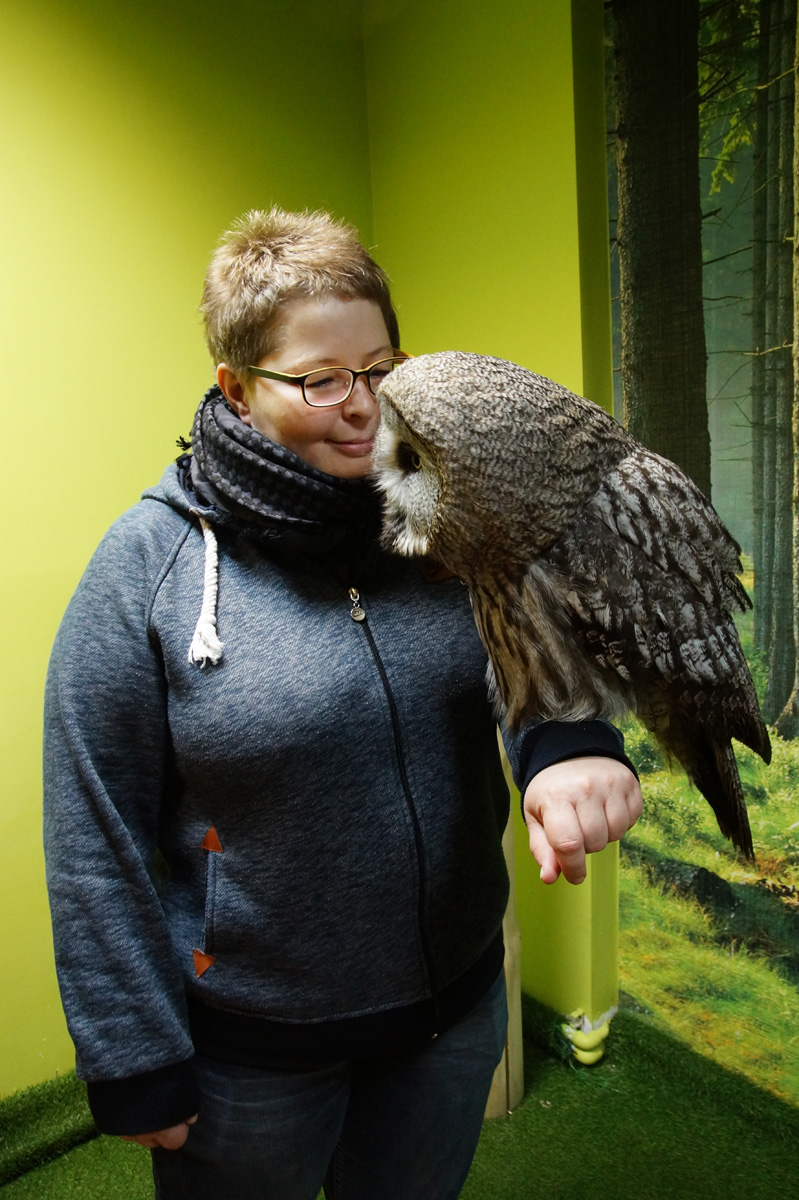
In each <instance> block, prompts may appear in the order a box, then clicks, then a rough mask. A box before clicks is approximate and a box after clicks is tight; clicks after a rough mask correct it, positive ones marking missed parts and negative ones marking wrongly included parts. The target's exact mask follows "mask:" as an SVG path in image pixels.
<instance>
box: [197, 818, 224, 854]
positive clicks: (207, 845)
mask: <svg viewBox="0 0 799 1200" xmlns="http://www.w3.org/2000/svg"><path fill="white" fill-rule="evenodd" d="M202 848H203V850H213V852H214V854H222V853H224V852H223V850H222V843H221V842H220V840H219V835H218V834H217V832H216V829H215V828H214V826H213V825H212V826H211V828H210V829H209V830H208V832H207V833H206V835H205V837H204V838H203V845H202Z"/></svg>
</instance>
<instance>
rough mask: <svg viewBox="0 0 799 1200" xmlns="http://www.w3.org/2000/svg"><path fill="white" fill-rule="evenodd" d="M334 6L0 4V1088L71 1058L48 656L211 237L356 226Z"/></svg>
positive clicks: (357, 73) (185, 318) (181, 343)
mask: <svg viewBox="0 0 799 1200" xmlns="http://www.w3.org/2000/svg"><path fill="white" fill-rule="evenodd" d="M329 8H330V6H329V5H324V4H321V5H320V6H319V8H318V10H317V8H316V6H315V5H310V4H303V3H302V2H300V3H297V0H295V2H294V3H292V4H287V3H284V4H268V3H266V4H261V3H255V0H252V2H248V0H228V2H227V3H226V4H224V5H219V4H216V3H212V2H210V0H193V2H192V3H191V4H189V3H185V4H176V5H162V4H160V3H155V0H117V2H116V3H115V4H113V5H108V4H106V3H103V2H101V0H69V3H68V4H66V3H63V2H62V3H52V4H49V3H47V0H24V2H23V0H4V4H3V6H2V15H0V154H1V155H2V161H3V164H4V187H3V189H2V194H0V247H1V249H0V261H2V271H1V272H0V289H1V293H0V294H2V312H0V338H2V362H3V392H2V420H3V446H4V459H5V464H4V466H5V471H4V494H5V497H6V504H5V519H4V521H3V529H2V546H3V551H2V572H3V586H2V613H1V614H0V621H1V622H2V623H1V624H0V628H2V630H3V641H4V645H5V650H4V655H3V672H2V679H3V682H2V695H1V696H0V704H1V705H2V709H1V710H0V712H1V714H2V716H1V719H0V735H1V736H2V750H1V751H0V761H2V763H3V771H2V775H3V784H2V787H3V795H2V800H1V801H0V853H2V869H1V870H0V888H1V889H2V892H1V893H0V909H2V912H3V914H4V931H5V936H4V946H3V954H2V965H1V966H0V977H1V978H2V981H3V985H2V989H0V1095H2V1094H5V1093H7V1092H10V1091H12V1090H14V1089H15V1088H18V1087H22V1086H25V1085H27V1084H30V1083H34V1082H36V1081H38V1080H41V1079H47V1078H50V1077H51V1076H52V1075H54V1074H55V1073H56V1072H57V1071H60V1070H65V1069H67V1068H68V1067H70V1066H71V1065H72V1062H73V1054H72V1048H71V1044H70V1043H69V1041H68V1039H67V1036H66V1033H65V1029H64V1022H63V1017H62V1015H61V1010H60V1005H59V1002H58V996H57V991H56V986H55V978H54V972H53V968H52V952H51V949H50V933H49V916H48V911H47V905H46V900H45V895H44V886H43V868H42V855H41V849H40V840H41V839H40V833H39V827H40V796H41V787H40V736H41V734H40V729H41V718H40V712H41V696H42V688H43V681H44V673H45V668H46V663H47V658H48V655H49V650H50V645H51V643H52V639H53V636H54V634H55V630H56V628H57V625H58V621H59V620H60V617H61V614H62V612H63V610H64V608H65V606H66V603H67V600H68V599H69V596H70V594H71V592H72V589H73V588H74V586H75V584H76V583H77V580H78V578H79V577H80V574H81V572H82V570H83V567H84V566H85V564H86V561H87V559H88V558H89V556H90V554H91V553H92V551H93V549H94V547H95V545H96V544H97V542H98V540H99V538H100V536H101V535H102V533H103V532H104V530H105V529H106V528H107V526H108V525H109V524H110V522H111V521H112V520H113V519H114V518H115V517H116V516H117V515H118V514H119V513H120V512H121V511H122V510H123V509H125V508H127V507H128V506H129V505H130V504H132V503H134V502H135V501H136V500H137V499H138V496H139V494H140V492H141V491H142V489H143V488H144V487H145V486H147V485H148V484H150V483H152V482H154V481H155V480H156V479H157V478H158V477H159V476H160V474H161V471H162V470H163V468H164V466H165V465H166V463H167V462H168V461H169V459H170V457H173V456H174V454H175V453H176V450H175V439H176V437H177V436H178V435H179V434H186V433H188V431H189V429H190V425H191V419H192V416H193V412H194V408H195V407H196V405H197V402H198V400H199V397H200V395H201V394H202V391H203V390H204V389H205V388H206V387H207V386H208V385H209V383H210V382H212V374H211V362H210V359H209V358H208V355H207V351H206V350H205V347H204V344H203V341H202V337H201V332H200V324H199V320H198V316H197V311H196V308H197V304H198V302H199V297H200V289H201V285H202V278H203V273H204V271H205V267H206V264H207V260H208V258H209V256H210V252H211V250H212V249H213V246H214V244H215V242H216V239H217V238H218V236H219V234H220V233H221V232H222V230H223V229H225V228H226V227H227V226H228V225H229V224H230V223H231V221H232V220H234V219H235V218H236V217H237V216H239V215H240V214H241V213H242V212H243V211H245V210H246V209H248V208H252V207H263V206H266V205H268V204H271V203H273V202H276V203H280V204H283V205H285V206H287V207H299V208H301V207H306V206H310V207H314V208H316V207H321V208H329V209H332V210H333V211H334V212H335V213H336V214H338V215H341V216H346V217H348V218H349V219H350V220H352V221H353V222H354V223H355V224H356V225H358V227H359V228H360V229H361V231H362V233H363V235H364V236H365V237H366V238H367V239H368V238H369V237H370V221H371V210H370V199H369V176H368V167H367V147H366V117H365V108H364V103H363V74H362V70H361V46H360V37H359V31H358V30H357V29H356V28H349V29H348V28H347V27H346V24H345V25H344V28H343V29H339V26H338V25H335V26H334V25H333V24H332V21H328V22H327V23H325V17H326V13H327V11H328V10H329ZM312 19H313V24H311V22H312ZM311 34H312V36H311ZM342 64H344V66H342ZM108 668H109V671H113V669H114V665H113V663H109V664H108Z"/></svg>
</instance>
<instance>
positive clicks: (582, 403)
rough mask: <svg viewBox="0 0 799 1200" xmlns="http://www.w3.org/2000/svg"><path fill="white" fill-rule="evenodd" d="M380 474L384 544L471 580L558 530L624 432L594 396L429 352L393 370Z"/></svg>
mask: <svg viewBox="0 0 799 1200" xmlns="http://www.w3.org/2000/svg"><path fill="white" fill-rule="evenodd" d="M377 398H378V401H379V403H380V412H381V423H380V428H379V431H378V435H377V440H376V442H375V470H374V475H375V479H376V481H377V484H378V486H379V487H380V488H381V490H382V491H383V492H384V494H385V513H384V522H383V541H384V544H385V545H386V546H387V548H389V549H391V550H394V551H397V552H398V553H400V554H407V555H433V556H434V557H436V558H437V559H439V561H441V562H442V563H444V564H445V565H446V566H448V567H449V568H450V569H451V570H453V571H454V572H456V573H457V574H458V575H460V576H461V577H462V578H464V579H466V580H474V579H476V578H477V577H478V576H479V575H480V574H481V573H483V572H485V573H486V574H487V573H490V572H496V571H497V570H504V571H507V572H511V573H512V572H514V571H516V570H517V569H518V568H519V567H520V565H521V564H526V563H529V561H530V559H531V558H532V557H534V556H535V555H537V554H540V553H541V552H542V551H543V550H544V549H546V548H547V547H548V546H550V545H552V543H553V542H554V541H555V540H556V539H557V538H558V537H559V536H560V534H561V532H562V531H563V529H564V528H565V525H566V524H567V523H568V521H569V520H571V518H572V517H573V516H574V514H575V513H576V512H577V510H578V509H579V507H580V506H581V505H582V504H583V503H584V501H585V499H586V498H587V497H588V495H590V494H591V493H592V492H593V491H594V489H595V488H596V486H597V483H598V481H599V479H600V477H601V475H602V473H603V471H604V470H605V469H606V468H607V466H608V465H609V464H610V462H611V460H612V459H614V458H618V457H620V456H621V455H623V454H624V453H626V452H627V449H626V446H625V445H624V443H625V442H626V441H629V438H628V435H627V434H626V433H625V432H624V431H623V430H622V429H621V427H620V426H617V425H616V423H615V422H614V421H613V420H612V418H611V417H609V416H608V415H607V413H605V412H603V411H602V410H601V409H600V408H598V406H597V405H595V404H592V403H591V402H590V401H588V400H584V399H582V398H581V397H579V396H575V395H573V394H572V393H571V392H569V391H568V389H566V388H564V387H562V386H561V385H560V384H557V383H553V381H552V380H551V379H545V378H544V377H543V376H540V375H534V374H533V373H532V372H531V371H527V370H525V368H524V367H520V366H517V365H516V364H515V363H511V362H507V361H505V360H504V359H500V358H490V357H488V356H486V355H482V354H467V353H462V352H460V351H445V352H443V353H439V354H423V355H420V356H419V357H418V358H412V359H409V360H408V361H407V362H405V363H403V364H402V366H401V367H398V369H397V370H396V371H393V372H392V373H391V374H390V375H388V376H387V377H386V379H385V380H384V381H383V383H382V384H381V385H380V388H379V390H378V393H377Z"/></svg>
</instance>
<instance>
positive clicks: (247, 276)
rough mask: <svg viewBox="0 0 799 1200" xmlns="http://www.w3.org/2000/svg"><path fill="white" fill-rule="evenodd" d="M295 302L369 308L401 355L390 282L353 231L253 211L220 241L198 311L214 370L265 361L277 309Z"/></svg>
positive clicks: (311, 217) (309, 217) (298, 216)
mask: <svg viewBox="0 0 799 1200" xmlns="http://www.w3.org/2000/svg"><path fill="white" fill-rule="evenodd" d="M299 296H314V297H323V296H337V297H339V298H341V299H345V300H372V301H373V302H374V303H375V304H377V305H378V306H379V308H380V311H381V312H382V314H383V318H384V320H385V322H386V329H387V330H388V335H389V338H390V340H391V344H392V346H393V347H395V348H396V349H399V328H398V325H397V317H396V314H395V312H394V309H393V307H392V304H391V293H390V291H389V284H388V277H387V276H386V274H385V272H384V271H383V270H381V268H380V267H379V266H378V265H377V263H376V262H375V261H374V259H373V258H372V257H371V256H370V255H369V254H368V253H367V251H366V250H365V249H364V248H363V246H362V245H361V243H360V242H359V241H358V234H357V232H356V230H355V229H353V228H352V226H350V225H347V224H345V223H344V222H343V221H335V220H334V219H333V218H332V217H331V216H329V215H328V214H327V213H322V212H304V213H289V212H284V211H283V210H282V209H280V208H271V209H270V210H269V211H268V212H261V211H259V210H257V209H254V210H253V211H252V212H248V213H245V215H244V216H243V217H242V218H241V219H240V220H238V221H237V222H236V223H235V225H234V226H233V228H232V229H230V230H228V232H227V233H225V234H223V235H222V238H221V240H220V244H219V248H218V250H217V251H216V253H215V254H214V256H213V258H212V259H211V263H210V266H209V268H208V272H207V274H206V277H205V286H204V288H203V297H202V303H201V305H200V311H201V312H202V314H203V318H204V321H205V336H206V341H207V343H208V349H209V351H210V352H211V357H212V358H213V360H214V362H215V363H220V362H225V363H227V365H228V366H229V367H231V368H232V369H233V370H234V371H243V370H244V369H245V368H246V367H248V366H250V365H252V364H253V363H257V362H258V361H259V360H260V359H262V358H264V357H265V356H266V355H267V354H269V353H271V351H272V349H273V348H274V346H273V341H274V339H273V329H274V324H275V317H276V315H277V313H278V310H279V308H280V305H281V304H282V303H284V302H285V301H286V300H290V299H294V298H296V297H299Z"/></svg>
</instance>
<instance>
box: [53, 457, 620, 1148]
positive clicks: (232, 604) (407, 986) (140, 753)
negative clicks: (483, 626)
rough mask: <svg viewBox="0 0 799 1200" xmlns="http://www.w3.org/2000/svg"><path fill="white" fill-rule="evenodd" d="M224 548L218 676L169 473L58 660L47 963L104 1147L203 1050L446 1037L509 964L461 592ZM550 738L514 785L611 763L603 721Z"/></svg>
mask: <svg viewBox="0 0 799 1200" xmlns="http://www.w3.org/2000/svg"><path fill="white" fill-rule="evenodd" d="M202 512H204V515H205V516H207V517H210V518H211V519H213V518H214V512H213V510H210V509H209V510H202ZM218 538H219V577H218V598H217V601H216V613H217V623H218V624H217V627H218V634H219V637H220V639H221V642H222V644H223V647H224V649H223V653H222V657H221V659H220V661H219V662H218V663H217V664H215V665H211V664H209V665H206V666H204V667H200V666H199V665H198V664H197V663H196V662H191V661H189V657H188V648H189V645H190V643H191V641H192V636H193V633H194V629H195V625H196V622H197V618H198V615H199V612H200V608H201V605H202V601H203V592H204V572H205V546H204V541H203V536H202V532H201V529H200V525H199V520H198V515H197V514H196V512H193V511H192V506H191V502H190V500H189V499H188V498H187V496H186V494H185V493H184V491H183V489H182V487H181V485H180V481H179V477H178V472H177V469H176V468H175V467H174V466H173V467H170V468H169V469H168V470H167V471H166V473H165V475H164V477H163V479H162V481H161V483H160V485H159V486H158V487H156V488H154V489H152V490H150V491H148V492H146V493H145V494H144V497H143V498H142V500H141V501H140V503H139V504H137V505H136V506H135V507H134V508H132V509H131V510H130V511H129V512H127V513H126V514H125V515H124V516H122V517H121V518H120V519H119V520H118V521H117V522H116V523H115V524H114V525H113V526H112V527H111V529H110V530H109V532H108V533H107V534H106V536H105V538H104V539H103V541H102V543H101V544H100V546H99V548H98V550H97V551H96V553H95V555H94V557H93V558H92V560H91V563H90V564H89V566H88V568H87V570H86V573H85V575H84V576H83V579H82V580H81V582H80V584H79V585H78V588H77V591H76V592H75V595H74V596H73V598H72V601H71V603H70V605H69V608H68V610H67V612H66V615H65V617H64V619H63V622H62V624H61V627H60V629H59V632H58V636H57V638H56V643H55V647H54V650H53V656H52V660H51V664H50V671H49V675H48V683H47V693H46V705H45V727H46V732H45V738H46V740H45V760H44V766H45V842H46V850H47V877H48V887H49V891H50V899H51V908H52V914H53V928H54V936H55V946H56V962H57V968H58V976H59V982H60V987H61V993H62V999H63V1003H64V1008H65V1011H66V1014H67V1020H68V1024H69V1028H70V1032H71V1034H72V1037H73V1039H74V1041H75V1045H76V1049H77V1064H78V1073H79V1074H80V1075H81V1077H82V1078H84V1079H86V1080H87V1081H89V1082H90V1085H92V1086H91V1087H90V1095H91V1096H92V1099H93V1110H94V1112H95V1117H96V1119H97V1120H98V1123H99V1124H100V1125H101V1127H102V1128H105V1129H106V1131H108V1132H128V1133H130V1132H141V1131H142V1130H143V1129H152V1128H163V1127H166V1126H167V1125H169V1124H172V1123H175V1122H177V1121H178V1120H182V1119H184V1118H185V1117H187V1116H188V1115H190V1113H191V1112H192V1111H195V1108H196V1097H195V1095H194V1092H193V1083H192V1077H191V1068H190V1061H191V1058H192V1055H193V1053H194V1048H195V1043H196V1042H197V1040H198V1037H199V1038H200V1040H204V1041H205V1042H208V1041H209V1039H210V1041H211V1042H213V1041H214V1037H215V1032H214V1031H215V1030H219V1031H221V1033H220V1037H219V1039H218V1040H219V1043H220V1045H222V1044H223V1043H224V1044H227V1045H228V1047H229V1050H228V1052H227V1053H228V1055H229V1056H230V1057H232V1058H234V1059H235V1058H236V1057H237V1056H238V1057H239V1058H241V1050H240V1049H238V1050H237V1049H235V1048H230V1047H234V1044H236V1042H237V1038H238V1043H239V1045H245V1044H247V1043H248V1039H253V1038H254V1042H255V1043H257V1042H258V1040H259V1034H258V1032H255V1033H253V1032H252V1031H253V1030H255V1031H260V1030H265V1031H266V1034H265V1036H264V1041H263V1045H264V1047H265V1050H264V1053H263V1056H262V1057H263V1058H264V1060H265V1061H267V1062H268V1061H269V1059H270V1047H271V1052H272V1057H274V1054H277V1055H278V1059H279V1047H280V1036H281V1032H282V1033H283V1034H285V1037H286V1038H287V1039H288V1041H287V1044H290V1045H291V1046H293V1047H296V1046H297V1045H302V1044H305V1043H306V1041H307V1037H308V1036H310V1037H311V1042H312V1043H313V1045H314V1046H315V1047H316V1050H315V1054H316V1056H317V1057H319V1056H320V1055H321V1057H326V1056H328V1055H329V1054H333V1051H334V1050H335V1051H338V1052H339V1053H338V1057H342V1056H343V1055H342V1053H341V1050H342V1047H343V1048H344V1050H347V1049H348V1048H349V1047H350V1044H351V1039H350V1041H348V1040H347V1038H348V1035H349V1033H351V1032H352V1031H353V1030H354V1031H356V1033H358V1036H360V1035H361V1034H362V1033H363V1031H364V1030H366V1031H367V1032H368V1031H369V1029H371V1030H372V1031H373V1032H374V1030H375V1029H377V1030H378V1031H380V1030H382V1032H380V1037H381V1038H382V1037H385V1036H388V1034H389V1033H390V1029H391V1022H392V1020H394V1021H395V1024H396V1027H397V1028H398V1029H399V1028H404V1025H403V1018H404V1017H406V1016H407V1014H409V1013H411V1014H417V1015H419V1016H420V1020H421V1024H419V1022H416V1024H415V1025H414V1029H415V1033H414V1035H413V1037H414V1038H415V1039H416V1040H418V1038H419V1037H422V1036H423V1037H428V1036H434V1034H435V1033H436V1032H437V1031H438V1030H437V1028H436V1026H437V1025H439V1026H440V1025H441V1022H442V1012H444V1013H447V1012H448V1013H449V1016H448V1017H447V1016H445V1017H444V1021H445V1023H446V1022H447V1021H448V1022H449V1023H452V1020H454V1019H456V1018H457V1016H458V1015H459V1013H460V1011H461V1009H462V1008H463V1005H464V1003H465V998H466V999H468V996H469V995H470V994H471V993H470V988H471V991H473V990H474V987H475V978H477V977H479V978H477V982H478V983H479V984H480V986H483V987H484V986H485V985H486V983H487V982H490V979H486V978H484V977H485V976H486V973H487V972H488V973H489V974H492V975H495V974H496V970H497V969H498V963H499V962H500V961H501V941H500V940H499V937H500V929H501V922H502V917H503V913H504V909H505V905H506V901H507V894H508V881H507V875H506V871H505V865H504V861H503V856H502V848H501V838H502V831H503V828H504V825H505V823H506V820H507V814H508V795H507V789H506V787H505V784H504V780H503V777H502V772H501V769H500V764H499V759H498V753H497V745H496V728H495V722H494V720H493V718H492V714H491V711H490V708H489V704H488V700H487V695H486V688H485V668H486V656H485V651H484V650H483V647H482V645H481V643H480V641H479V639H478V636H477V633H476V631H475V627H474V622H473V619H472V616H471V611H470V605H469V598H468V594H467V591H466V589H465V588H464V587H463V586H462V585H461V583H460V582H459V581H458V580H455V579H449V580H446V581H444V582H431V581H430V580H428V579H427V578H426V577H425V576H424V575H423V574H422V573H421V572H420V571H419V569H418V568H417V566H416V565H415V564H414V563H412V562H408V561H407V560H402V559H398V558H394V557H391V556H389V555H387V554H384V553H383V552H381V551H380V550H378V549H377V548H376V547H372V548H370V549H369V550H368V551H367V552H365V553H363V554H362V555H360V556H358V559H357V561H355V560H353V561H351V562H349V563H347V562H346V561H345V560H344V558H343V557H342V558H339V559H337V560H334V559H333V558H331V557H330V556H327V557H325V556H319V555H316V556H314V555H307V554H303V553H302V552H298V551H296V550H294V549H291V548H288V547H287V546H285V545H282V544H281V542H280V539H279V538H278V539H276V540H274V541H272V542H269V541H264V539H260V540H259V539H258V538H257V537H248V536H246V535H243V534H242V533H241V531H240V530H239V529H237V528H236V527H235V526H233V527H225V526H224V525H222V526H221V527H220V528H219V529H218ZM355 592H357V600H356V599H354V593H355ZM357 608H360V609H361V610H362V612H363V613H364V614H365V617H364V618H363V619H360V620H359V619H356V617H355V616H354V615H353V610H354V609H357ZM542 728H543V729H544V730H546V728H547V726H543V727H539V728H538V729H537V730H532V731H530V730H527V731H524V732H523V734H522V735H521V736H520V737H519V738H518V739H517V740H516V741H515V742H513V743H510V744H509V746H508V749H509V753H510V755H511V759H512V761H513V763H514V766H515V767H516V769H517V772H518V774H519V776H520V777H522V776H524V778H527V777H529V775H530V774H531V773H532V770H534V769H536V767H533V768H531V767H530V760H531V758H532V759H536V761H537V767H538V769H540V766H542V765H546V763H547V761H555V760H556V759H557V758H565V757H569V756H571V755H574V754H578V753H591V752H595V753H609V754H612V755H613V756H614V757H621V756H622V752H621V748H620V742H619V739H618V735H616V733H615V731H612V730H610V729H609V727H607V726H604V725H603V724H602V723H598V722H588V723H585V724H584V725H582V726H580V727H575V728H574V729H570V730H569V732H568V737H567V738H566V739H565V741H564V739H563V734H562V731H561V734H560V738H561V742H562V743H563V744H561V743H560V742H558V735H557V734H556V735H555V742H558V750H557V752H556V753H553V752H552V751H550V752H549V754H547V752H546V751H543V752H542V746H543V744H544V742H545V740H546V739H544V741H543V742H542V736H541V729H542ZM608 739H609V740H608ZM497 948H499V957H497ZM476 964H482V966H481V967H479V969H478V967H476ZM475 972H476V975H475ZM464 981H471V982H470V983H469V985H468V986H465V985H464ZM459 997H460V999H459ZM476 998H477V997H474V998H473V999H476ZM472 1002H473V1000H472ZM381 1022H382V1024H381ZM387 1022H388V1023H387ZM370 1023H371V1024H370ZM319 1030H322V1031H329V1030H334V1031H338V1032H337V1034H336V1037H335V1038H334V1039H333V1043H332V1044H326V1043H325V1038H324V1036H322V1039H321V1041H319V1040H318V1039H317V1041H314V1039H313V1036H311V1035H313V1033H314V1031H316V1032H317V1033H318V1032H319ZM422 1030H423V1031H424V1032H421V1031H422ZM197 1031H199V1032H197ZM248 1031H250V1032H248ZM358 1031H360V1032H358ZM239 1034H243V1036H241V1037H239V1036H238V1035H239ZM298 1034H299V1035H300V1036H299V1038H298V1036H297V1035H298ZM403 1036H404V1035H403ZM372 1040H373V1039H372ZM411 1040H413V1039H411ZM368 1041H369V1038H367V1042H368ZM406 1041H407V1039H406ZM357 1043H358V1038H357V1037H356V1039H355V1043H352V1044H355V1045H357ZM253 1044H254V1043H253ZM401 1044H405V1042H402V1041H401ZM212 1052H214V1051H213V1047H212ZM216 1052H217V1053H220V1051H219V1049H218V1047H217V1050H216ZM350 1052H351V1053H352V1051H351V1050H350ZM221 1053H222V1054H223V1055H225V1053H226V1052H225V1050H224V1049H223V1050H222V1051H221ZM292 1055H293V1056H295V1057H296V1055H294V1052H292ZM292 1055H290V1056H289V1057H292ZM333 1056H334V1057H335V1054H334V1055H333ZM142 1122H143V1123H142Z"/></svg>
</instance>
